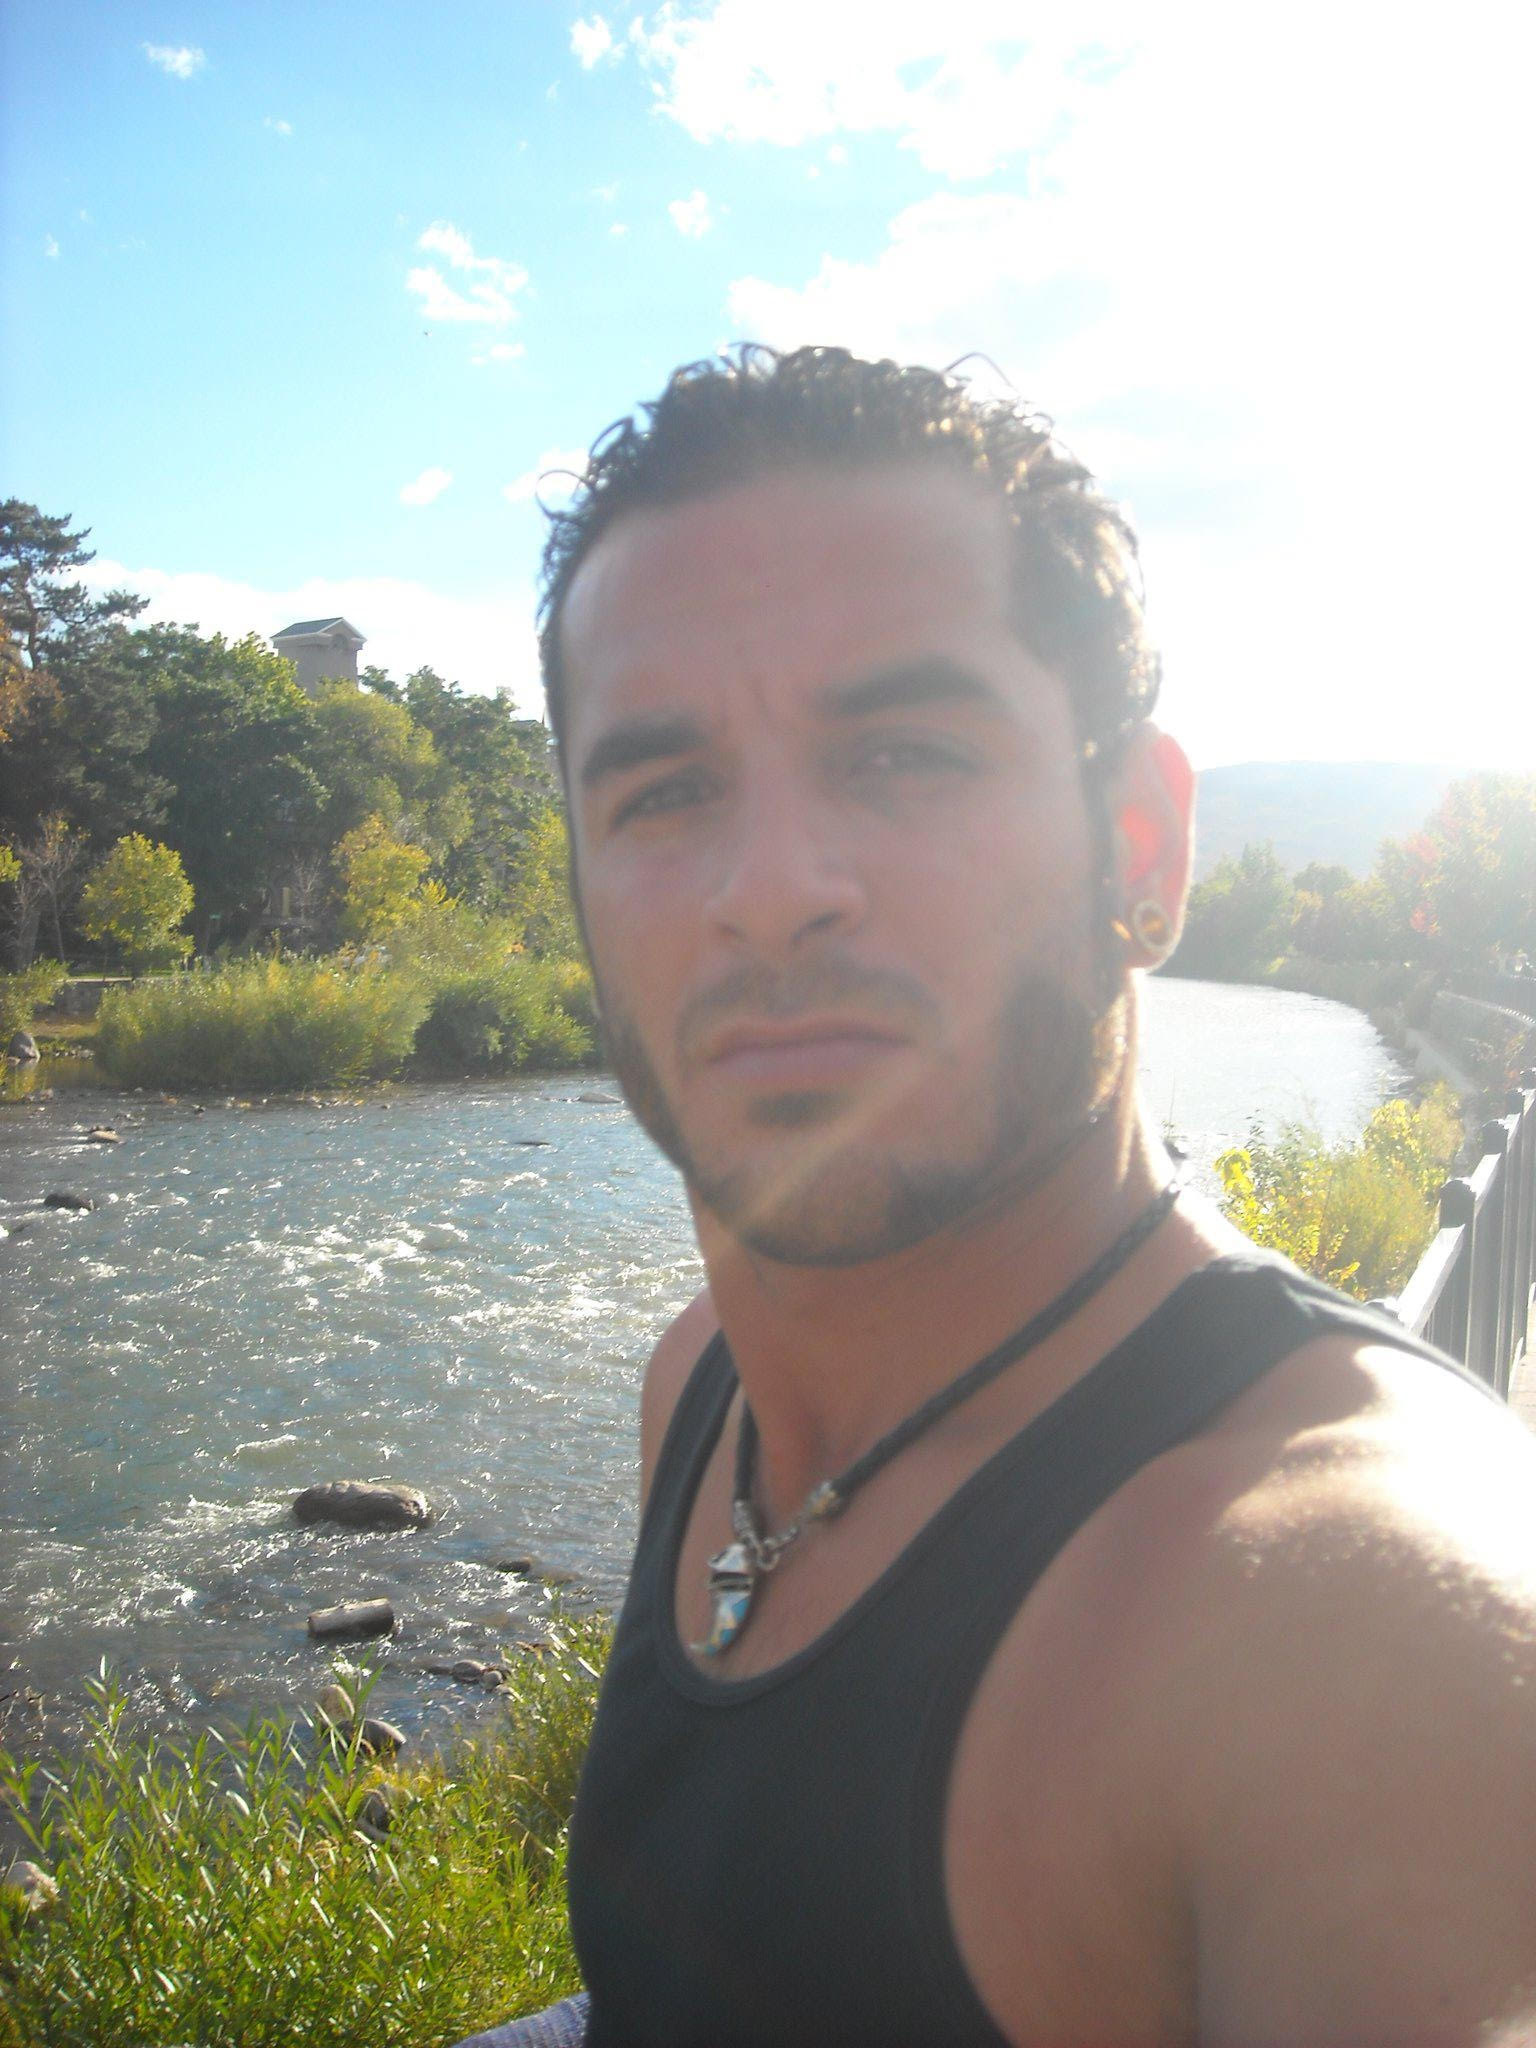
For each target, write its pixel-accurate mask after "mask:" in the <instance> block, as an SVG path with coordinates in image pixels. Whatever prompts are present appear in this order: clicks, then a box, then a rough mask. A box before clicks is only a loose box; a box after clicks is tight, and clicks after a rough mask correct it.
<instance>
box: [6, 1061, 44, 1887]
mask: <svg viewBox="0 0 1536 2048" xmlns="http://www.w3.org/2000/svg"><path fill="white" fill-rule="evenodd" d="M5 1056H6V1058H7V1059H9V1060H15V1061H16V1062H17V1063H18V1064H19V1065H23V1066H30V1065H31V1064H32V1062H33V1060H35V1059H39V1058H41V1054H40V1053H39V1052H38V1049H37V1040H36V1039H35V1038H34V1037H33V1036H32V1034H31V1032H30V1031H13V1032H12V1033H11V1042H10V1044H9V1045H8V1046H7V1047H6V1048H5ZM31 1867H32V1866H31V1865H30V1864H28V1866H27V1868H28V1869H30V1868H31Z"/></svg>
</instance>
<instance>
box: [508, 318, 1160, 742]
mask: <svg viewBox="0 0 1536 2048" xmlns="http://www.w3.org/2000/svg"><path fill="white" fill-rule="evenodd" d="M911 462H933V463H934V464H936V465H944V466H947V467H948V468H950V469H958V470H961V471H964V472H967V473H969V474H971V475H973V476H975V477H978V478H980V479H981V480H982V481H983V482H984V483H985V484H986V485H988V486H989V487H990V488H991V489H993V490H995V491H996V492H997V494H998V496H999V498H1000V499H1001V501H1002V504H1003V506H1004V508H1005V510H1006V513H1007V517H1008V522H1009V526H1010V528H1011V531H1012V536H1013V546H1012V556H1013V562H1012V579H1013V620H1014V626H1015V630H1016V631H1017V632H1018V635H1019V637H1020V639H1021V640H1022V641H1023V642H1024V644H1025V645H1026V646H1027V647H1028V648H1029V649H1030V651H1031V652H1032V653H1033V654H1034V655H1035V657H1036V658H1037V659H1038V660H1039V661H1041V662H1043V663H1044V664H1045V665H1046V666H1047V667H1049V668H1051V669H1052V670H1054V671H1055V673H1056V674H1058V675H1059V676H1060V677H1061V678H1062V680H1063V681H1064V682H1065V683H1066V685H1067V688H1068V690H1069V692H1070V694H1071V698H1072V704H1073V709H1074V713H1075V716H1076V720H1077V730H1078V736H1079V739H1080V741H1081V743H1082V747H1083V754H1084V758H1085V759H1087V760H1094V759H1095V758H1097V760H1098V763H1099V765H1100V766H1105V765H1108V763H1109V761H1111V760H1112V759H1113V758H1114V757H1115V756H1116V755H1117V754H1118V752H1119V749H1120V746H1121V744H1122V742H1123V741H1124V739H1125V737H1126V735H1127V734H1128V733H1129V732H1131V731H1132V730H1133V729H1134V727H1135V726H1136V725H1138V724H1139V723H1140V722H1141V720H1143V719H1144V718H1146V717H1147V716H1148V715H1149V714H1150V712H1151V710H1152V706H1153V704H1154V702H1155V701H1156V697H1157V690H1158V683H1159V680H1160V665H1159V662H1158V658H1157V655H1156V653H1155V652H1154V651H1153V649H1152V648H1151V646H1150V645H1149V644H1148V641H1147V637H1146V630H1145V624H1144V621H1143V616H1142V593H1141V582H1140V573H1139V565H1138V561H1137V554H1136V537H1135V534H1134V533H1133V532H1132V530H1131V526H1130V523H1129V521H1128V520H1127V519H1126V518H1125V516H1124V514H1123V513H1121V512H1120V511H1119V510H1118V509H1117V508H1116V507H1115V506H1114V505H1113V504H1111V503H1110V501H1109V500H1108V499H1107V498H1106V497H1104V496H1103V495H1102V494H1101V492H1100V491H1099V490H1098V489H1097V487H1096V486H1095V483H1094V480H1093V477H1092V476H1091V475H1090V473H1089V472H1088V470H1087V469H1085V468H1084V466H1083V465H1082V464H1081V463H1080V462H1078V461H1077V460H1076V459H1075V458H1074V457H1073V456H1072V455H1070V454H1069V453H1068V452H1067V450H1066V449H1064V448H1063V447H1062V446H1061V444H1060V443H1059V442H1058V441H1057V440H1056V439H1055V437H1054V431H1053V427H1052V423H1051V421H1050V420H1049V419H1047V418H1045V417H1044V416H1043V415H1042V414H1040V413H1038V412H1035V411H1033V410H1032V409H1031V408H1029V407H1027V406H1024V405H1015V404H1010V403H1008V402H1007V401H1004V400H998V399H984V398H980V397H977V396H975V395H973V394H972V392H971V390H970V388H969V386H968V384H967V382H966V380H965V379H964V378H963V377H960V376H957V375H955V374H953V373H952V372H947V371H938V370H928V369H922V368H919V367H915V366H904V365H902V364H899V363H894V362H888V361H886V362H866V361H863V360H862V359H860V358H859V357H857V356H854V355H850V354H849V352H848V351H847V350H846V349H841V348H800V349H795V350H794V351H793V352H792V353H789V354H782V355H781V354H779V353H778V352H777V351H776V350H773V349H770V348H765V347H762V346H760V345H758V344H756V343H750V342H749V343H743V344H741V345H740V346H738V347H737V348H734V349H732V350H730V351H729V352H727V353H726V354H724V355H721V356H719V357H716V358H714V359H712V360H709V361H706V362H699V363H689V364H687V365H686V366H685V367H684V368H682V369H679V370H675V371H674V372H673V374H672V376H671V377H670V378H669V379H668V381H667V387H666V389H665V390H664V391H663V392H662V394H661V396H660V397H659V398H658V399H655V400H654V401H652V402H651V403H649V404H646V405H642V406H641V407H639V409H638V411H637V412H636V413H635V414H633V415H631V416H630V417H629V418H628V419H623V420H619V421H617V422H616V423H615V424H614V425H613V426H611V427H609V428H607V429H606V430H605V432H603V433H602V434H600V435H599V436H598V439H597V440H596V441H595V442H594V443H593V445H592V450H591V453H590V455H589V456H588V459H587V466H586V470H585V473H584V474H583V475H582V477H581V479H580V481H579V483H578V486H577V489H576V493H575V496H574V498H573V501H572V503H571V505H570V507H569V509H568V510H564V511H558V510H557V511H551V512H548V513H547V517H548V519H549V534H548V538H547V540H546V542H545V547H544V561H543V594H542V598H541V601H540V606H539V629H540V631H539V648H540V655H541V659H542V663H543V670H544V688H545V693H546V696H547V699H548V703H549V716H550V724H551V726H552V728H553V730H554V733H555V737H556V739H557V740H560V739H561V738H562V737H563V728H564V710H565V673H564V668H563V665H562V660H561V651H560V614H561V608H562V606H563V604H564V602H565V598H566V594H567V592H568V591H569V590H570V587H571V584H572V582H573V581H574V580H575V577H576V573H577V571H578V570H579V569H580V567H581V565H582V563H583V562H584V561H585V560H586V558H587V556H588V555H589V554H590V553H591V552H592V550H593V548H594V547H595V546H596V545H597V543H598V541H599V540H601V538H602V536H603V534H604V533H606V532H607V530H608V528H609V527H610V526H611V525H612V524H613V523H614V521H615V520H617V519H620V518H622V517H623V516H624V514H625V513H627V512H632V511H635V510H636V509H639V508H643V507H645V506H662V505H676V504H680V503H682V502H684V501H686V500H688V499H691V498H698V497H703V496H707V495H708V494H709V493H710V492H712V491H716V490H720V489H724V488H727V487H728V486H730V485H732V484H738V483H744V482H747V481H749V480H750V479H751V478H753V477H755V476H762V475H766V474H768V473H770V472H772V471H775V470H783V469H787V468H797V467H801V466H811V465H822V466H825V467H831V468H838V469H860V468H875V467H879V466H882V465H886V464H896V463H911Z"/></svg>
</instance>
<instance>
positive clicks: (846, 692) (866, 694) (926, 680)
mask: <svg viewBox="0 0 1536 2048" xmlns="http://www.w3.org/2000/svg"><path fill="white" fill-rule="evenodd" d="M821 702H822V709H823V710H824V711H825V712H826V713H827V714H828V716H829V717H832V718H867V717H868V716H869V714H870V713H871V712H875V711H908V710H911V709H913V708H914V707H915V706H917V705H920V704H995V703H996V702H997V692H996V691H995V690H994V689H993V688H992V686H991V684H990V683H988V682H986V681H984V680H983V678H982V677H981V676H979V675H977V673H976V671H975V670H974V669H971V668H967V667H966V666H965V664H964V663H963V662H959V661H950V660H949V659H948V658H947V657H946V656H944V655H938V654H936V655H932V656H929V657H927V658H925V659H923V660H920V661H903V662H896V663H893V665H892V666H891V667H890V668H881V669H876V670H875V672H874V673H873V674H872V675H867V676H861V677H860V678H859V680H858V681H857V682H856V683H838V684H836V685H834V686H833V687H832V688H831V689H829V690H825V691H823V692H822V699H821Z"/></svg>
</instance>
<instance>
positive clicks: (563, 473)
mask: <svg viewBox="0 0 1536 2048" xmlns="http://www.w3.org/2000/svg"><path fill="white" fill-rule="evenodd" d="M586 467H587V451H586V449H585V448H546V449H545V450H544V453H543V454H542V455H541V456H540V457H539V459H538V461H537V462H535V463H534V465H533V467H532V469H525V470H524V471H523V473H522V475H521V476H517V477H514V478H513V479H512V481H511V483H509V484H503V485H502V487H501V495H502V496H503V497H504V498H505V499H506V500H507V503H508V504H509V505H522V504H526V503H527V502H528V501H529V499H532V498H541V499H542V500H543V501H544V502H545V503H546V504H548V503H550V502H551V501H552V500H553V499H555V498H561V497H569V495H570V494H571V492H572V490H574V488H575V478H576V477H579V476H581V475H582V474H584V472H585V470H586Z"/></svg>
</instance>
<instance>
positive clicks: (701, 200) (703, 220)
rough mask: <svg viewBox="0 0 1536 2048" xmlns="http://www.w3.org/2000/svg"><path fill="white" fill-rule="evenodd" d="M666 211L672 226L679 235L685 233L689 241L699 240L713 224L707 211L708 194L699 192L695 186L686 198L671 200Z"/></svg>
mask: <svg viewBox="0 0 1536 2048" xmlns="http://www.w3.org/2000/svg"><path fill="white" fill-rule="evenodd" d="M667 211H668V213H670V214H671V216H672V225H673V227H675V228H676V229H677V232H678V233H679V234H680V235H686V236H687V237H688V238H689V240H690V241H694V242H697V241H699V240H700V239H701V238H702V237H703V236H705V235H707V234H708V233H709V231H710V229H711V228H712V227H713V226H714V224H715V223H714V221H713V219H712V218H711V215H710V211H709V198H708V195H707V194H706V193H703V192H700V191H699V190H698V189H697V187H695V189H694V190H693V192H692V193H691V194H690V195H689V197H688V198H686V199H673V200H671V201H670V202H669V203H668V206H667Z"/></svg>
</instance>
